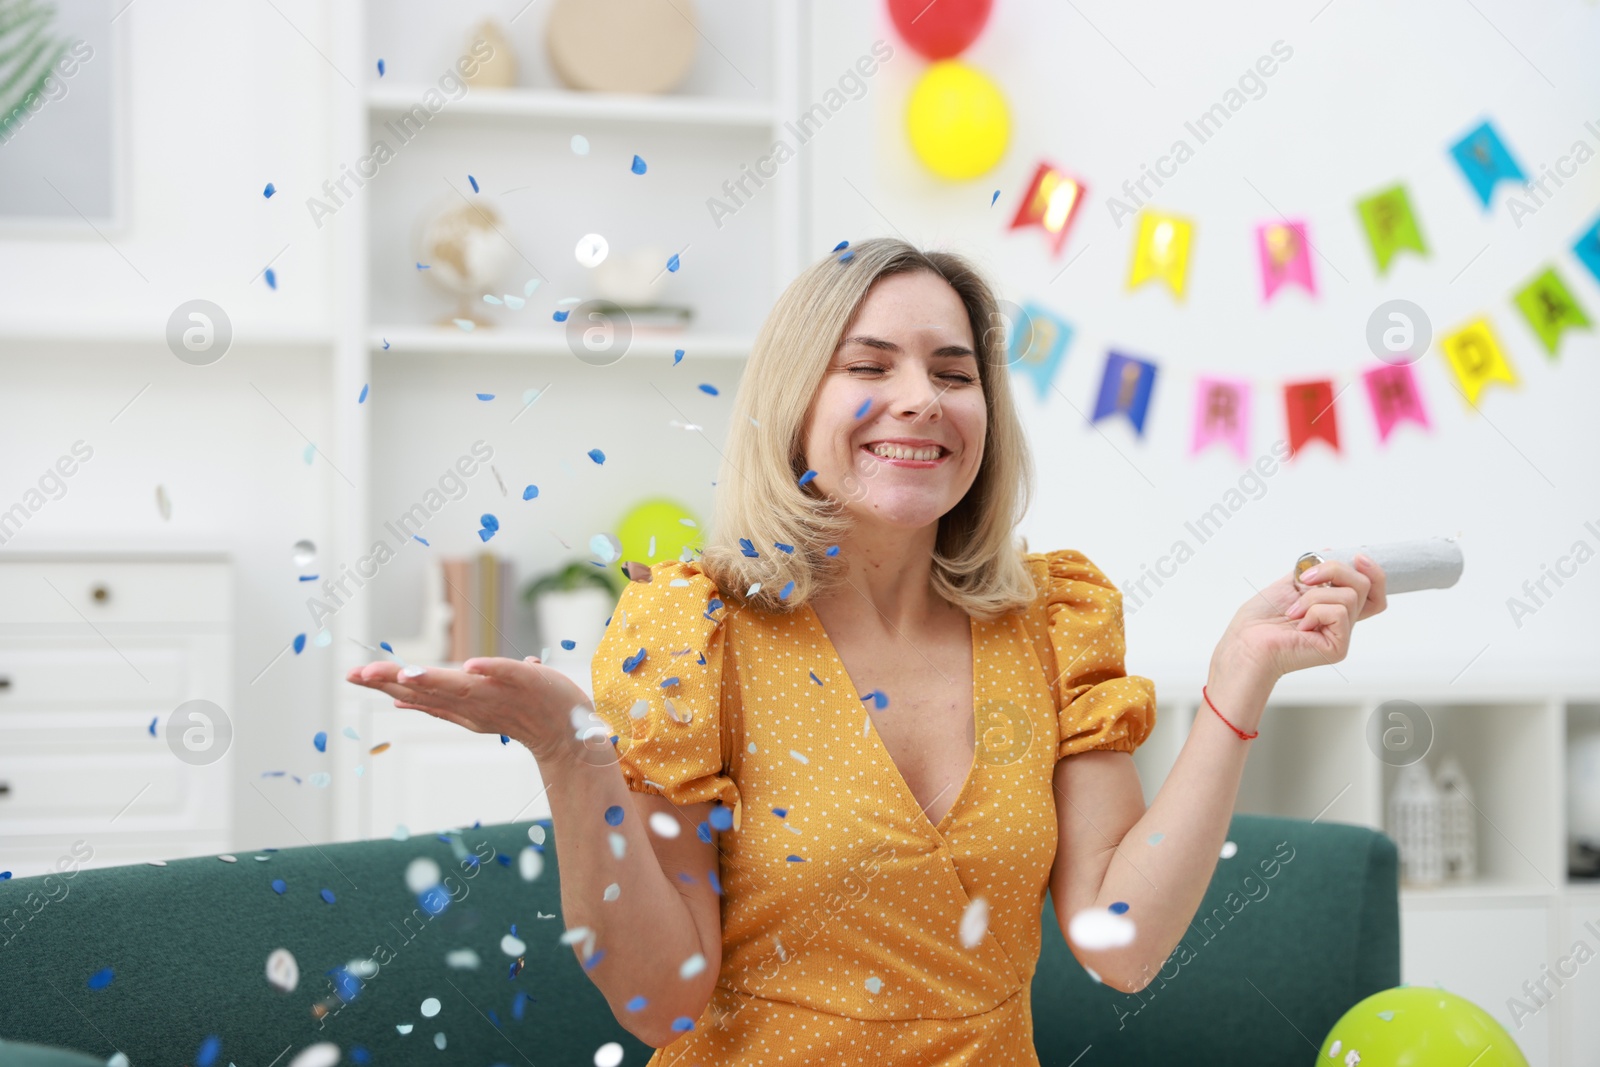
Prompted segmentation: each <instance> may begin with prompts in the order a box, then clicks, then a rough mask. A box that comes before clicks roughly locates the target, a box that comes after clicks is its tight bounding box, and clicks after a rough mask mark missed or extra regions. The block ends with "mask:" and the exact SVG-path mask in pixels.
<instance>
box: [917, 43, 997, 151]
mask: <svg viewBox="0 0 1600 1067" xmlns="http://www.w3.org/2000/svg"><path fill="white" fill-rule="evenodd" d="M906 128H907V130H908V131H909V133H910V135H911V147H912V149H914V150H915V151H916V153H917V158H919V159H921V160H922V162H923V163H924V164H925V165H926V166H927V168H928V169H929V170H931V171H933V172H934V173H935V174H937V175H939V176H940V177H944V178H950V179H953V180H957V181H959V180H961V179H964V178H976V177H977V176H978V175H980V174H983V173H984V172H985V171H987V170H989V169H990V168H991V167H993V166H994V165H995V164H996V163H998V162H999V161H1000V157H1001V156H1002V155H1004V154H1005V150H1006V142H1007V141H1008V140H1009V139H1010V135H1011V118H1010V113H1009V111H1008V109H1007V108H1006V98H1005V97H1004V96H1003V95H1002V94H1001V92H1000V88H999V86H997V85H995V83H994V82H992V81H990V80H989V78H988V76H987V75H985V74H984V73H983V72H982V71H979V70H977V69H976V68H974V67H969V66H967V64H965V63H963V62H961V61H960V60H958V59H942V60H940V61H939V62H937V63H934V64H932V65H930V66H929V67H928V69H927V70H926V71H925V72H923V75H922V78H921V79H920V80H919V81H918V82H917V85H916V88H914V89H913V90H912V91H911V100H910V103H909V104H908V106H907V107H906Z"/></svg>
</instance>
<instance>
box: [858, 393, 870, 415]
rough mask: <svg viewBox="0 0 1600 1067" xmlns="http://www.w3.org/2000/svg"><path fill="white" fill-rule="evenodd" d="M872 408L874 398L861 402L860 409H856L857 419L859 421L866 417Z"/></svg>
mask: <svg viewBox="0 0 1600 1067" xmlns="http://www.w3.org/2000/svg"><path fill="white" fill-rule="evenodd" d="M870 407H872V398H871V397H868V398H867V399H865V400H863V401H862V402H861V406H860V407H858V408H856V418H858V419H859V418H861V417H863V416H864V415H866V413H867V409H868V408H870Z"/></svg>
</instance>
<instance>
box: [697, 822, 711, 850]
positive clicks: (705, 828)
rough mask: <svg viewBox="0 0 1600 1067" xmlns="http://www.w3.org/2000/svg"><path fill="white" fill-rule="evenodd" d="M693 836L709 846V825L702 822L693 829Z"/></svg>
mask: <svg viewBox="0 0 1600 1067" xmlns="http://www.w3.org/2000/svg"><path fill="white" fill-rule="evenodd" d="M694 835H695V836H696V837H698V838H699V839H700V840H702V841H704V842H705V843H706V844H708V845H709V844H711V824H710V823H709V822H703V823H701V824H700V825H699V826H696V827H695V828H694Z"/></svg>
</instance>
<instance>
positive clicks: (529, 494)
mask: <svg viewBox="0 0 1600 1067" xmlns="http://www.w3.org/2000/svg"><path fill="white" fill-rule="evenodd" d="M538 495H539V487H538V486H537V485H530V486H528V487H527V488H526V489H524V490H523V491H522V499H524V500H532V499H533V498H534V497H536V496H538Z"/></svg>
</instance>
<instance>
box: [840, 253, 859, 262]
mask: <svg viewBox="0 0 1600 1067" xmlns="http://www.w3.org/2000/svg"><path fill="white" fill-rule="evenodd" d="M855 258H856V254H855V253H854V252H846V253H845V254H844V255H842V256H840V257H839V262H840V263H848V262H850V261H851V260H852V259H855Z"/></svg>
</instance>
